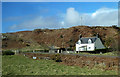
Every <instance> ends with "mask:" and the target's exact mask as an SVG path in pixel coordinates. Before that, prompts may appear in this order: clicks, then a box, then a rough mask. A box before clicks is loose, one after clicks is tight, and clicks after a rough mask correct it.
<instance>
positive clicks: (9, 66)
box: [2, 55, 118, 75]
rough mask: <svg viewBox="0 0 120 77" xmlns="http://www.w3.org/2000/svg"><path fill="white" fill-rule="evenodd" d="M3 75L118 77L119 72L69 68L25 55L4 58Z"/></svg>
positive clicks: (77, 67)
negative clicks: (103, 76) (113, 76)
mask: <svg viewBox="0 0 120 77" xmlns="http://www.w3.org/2000/svg"><path fill="white" fill-rule="evenodd" d="M2 74H3V75H117V74H118V71H115V70H103V69H97V68H92V69H89V68H87V67H83V68H81V67H79V66H68V65H64V64H61V63H59V62H55V61H54V60H44V59H39V60H33V59H31V58H28V57H25V56H23V55H3V56H2Z"/></svg>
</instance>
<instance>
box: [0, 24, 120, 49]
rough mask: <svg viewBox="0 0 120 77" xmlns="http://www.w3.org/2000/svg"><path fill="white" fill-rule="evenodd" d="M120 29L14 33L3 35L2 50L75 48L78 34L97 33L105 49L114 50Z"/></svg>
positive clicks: (104, 28)
mask: <svg viewBox="0 0 120 77" xmlns="http://www.w3.org/2000/svg"><path fill="white" fill-rule="evenodd" d="M119 32H120V28H118V27H116V26H111V27H102V26H92V27H89V26H74V27H71V28H65V29H64V28H62V29H35V30H33V31H20V32H15V33H3V36H4V37H5V38H3V39H2V48H3V49H21V48H22V49H24V48H27V47H28V48H31V49H32V48H36V49H40V48H41V49H48V48H49V47H51V46H58V47H65V48H66V47H71V48H72V49H74V48H75V43H76V42H77V40H78V39H79V34H82V36H83V37H93V36H95V35H96V34H97V33H99V37H100V38H101V40H102V41H103V44H104V45H105V46H106V47H111V48H114V49H116V48H117V46H118V35H119Z"/></svg>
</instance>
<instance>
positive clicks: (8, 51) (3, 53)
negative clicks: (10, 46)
mask: <svg viewBox="0 0 120 77" xmlns="http://www.w3.org/2000/svg"><path fill="white" fill-rule="evenodd" d="M14 54H15V53H14V52H12V51H10V50H7V51H2V55H14Z"/></svg>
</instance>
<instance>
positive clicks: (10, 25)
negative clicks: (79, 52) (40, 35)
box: [2, 2, 118, 33]
mask: <svg viewBox="0 0 120 77" xmlns="http://www.w3.org/2000/svg"><path fill="white" fill-rule="evenodd" d="M2 22H3V23H2V32H3V33H5V32H15V31H22V30H33V29H37V28H41V29H45V28H48V29H59V28H69V27H72V26H78V25H81V24H82V25H89V26H95V25H97V26H111V25H116V24H118V3H117V2H3V3H2Z"/></svg>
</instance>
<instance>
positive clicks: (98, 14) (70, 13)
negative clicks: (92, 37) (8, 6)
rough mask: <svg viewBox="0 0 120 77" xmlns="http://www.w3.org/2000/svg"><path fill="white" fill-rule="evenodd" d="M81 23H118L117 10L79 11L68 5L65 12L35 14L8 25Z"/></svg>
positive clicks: (100, 24)
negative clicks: (58, 13) (50, 14)
mask: <svg viewBox="0 0 120 77" xmlns="http://www.w3.org/2000/svg"><path fill="white" fill-rule="evenodd" d="M81 17H82V20H81ZM81 23H82V25H92V26H96V25H98V26H102V25H103V26H111V25H114V24H118V10H117V9H111V8H100V9H98V10H96V11H95V12H93V13H80V12H78V11H77V10H76V9H75V8H73V7H70V8H68V9H66V13H65V14H61V15H57V16H37V17H35V18H34V19H29V20H27V21H24V22H22V23H21V24H14V25H12V26H11V27H10V29H11V30H21V29H28V30H29V29H36V28H42V29H44V28H49V29H53V28H54V29H58V28H66V27H71V26H77V25H81Z"/></svg>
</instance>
